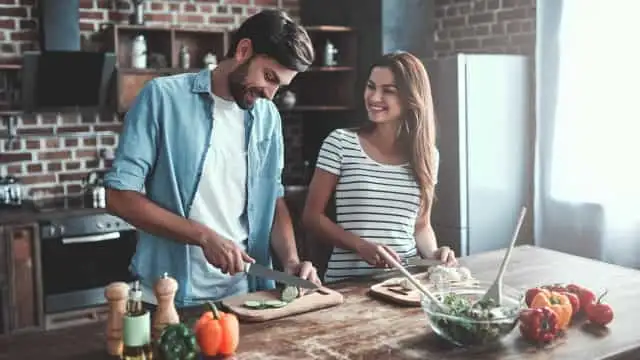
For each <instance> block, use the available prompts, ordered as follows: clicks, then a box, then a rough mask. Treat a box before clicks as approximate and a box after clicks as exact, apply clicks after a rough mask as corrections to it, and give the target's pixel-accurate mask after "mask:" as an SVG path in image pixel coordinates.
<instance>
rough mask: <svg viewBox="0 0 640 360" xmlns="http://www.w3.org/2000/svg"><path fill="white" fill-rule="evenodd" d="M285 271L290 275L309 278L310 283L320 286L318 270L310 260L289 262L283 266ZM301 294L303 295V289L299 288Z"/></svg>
mask: <svg viewBox="0 0 640 360" xmlns="http://www.w3.org/2000/svg"><path fill="white" fill-rule="evenodd" d="M284 269H285V272H286V273H288V274H291V275H296V276H299V277H300V278H302V279H305V280H309V281H311V282H312V283H314V284H316V285H318V286H322V281H320V278H318V271H317V270H316V268H315V266H313V264H312V263H311V262H310V261H303V262H291V263H289V264H287V265H285V266H284ZM300 292H301V295H304V292H305V289H300Z"/></svg>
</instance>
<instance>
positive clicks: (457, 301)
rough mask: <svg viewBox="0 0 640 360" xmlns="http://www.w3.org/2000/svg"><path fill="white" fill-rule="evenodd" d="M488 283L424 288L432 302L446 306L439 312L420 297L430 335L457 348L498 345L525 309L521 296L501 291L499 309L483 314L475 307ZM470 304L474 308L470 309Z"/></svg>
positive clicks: (512, 290)
mask: <svg viewBox="0 0 640 360" xmlns="http://www.w3.org/2000/svg"><path fill="white" fill-rule="evenodd" d="M490 286H491V283H488V282H483V281H475V282H473V283H468V284H464V285H456V286H443V285H441V284H440V285H435V286H434V285H431V286H427V290H429V292H431V294H433V295H434V296H435V297H436V299H438V300H440V301H441V302H443V303H445V304H448V305H450V306H449V310H447V311H443V310H442V309H440V307H439V306H438V305H436V303H434V302H433V301H431V300H430V299H429V298H428V297H426V296H425V295H424V294H422V293H420V294H421V301H420V303H421V306H422V310H423V311H424V313H425V315H426V316H427V320H428V322H429V325H430V326H431V329H433V332H434V333H435V334H436V335H438V336H440V337H441V338H443V339H445V340H447V341H448V342H450V343H452V344H454V345H457V346H459V347H477V346H487V345H491V344H495V343H497V342H499V341H500V340H501V339H502V338H504V337H505V336H506V335H508V334H509V333H510V332H511V331H512V330H513V329H514V328H515V327H516V325H517V324H518V316H519V314H520V311H521V310H522V309H524V308H525V307H526V305H525V302H524V292H522V291H519V290H516V289H514V288H510V287H508V286H503V287H502V299H503V300H502V306H500V307H499V308H494V309H493V310H483V309H482V308H481V307H480V304H476V303H477V302H478V301H479V300H480V299H482V297H483V296H484V294H485V293H486V292H487V290H488V289H489V287H490ZM473 304H476V305H475V306H473V307H472V305H473Z"/></svg>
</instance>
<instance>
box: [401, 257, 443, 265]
mask: <svg viewBox="0 0 640 360" xmlns="http://www.w3.org/2000/svg"><path fill="white" fill-rule="evenodd" d="M443 264H444V263H443V262H442V261H440V260H436V259H422V258H417V257H416V258H409V259H404V260H403V261H402V266H404V267H407V266H436V265H443Z"/></svg>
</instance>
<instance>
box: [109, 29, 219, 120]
mask: <svg viewBox="0 0 640 360" xmlns="http://www.w3.org/2000/svg"><path fill="white" fill-rule="evenodd" d="M138 35H143V36H144V37H145V40H146V43H147V52H148V53H149V55H150V56H149V58H148V59H147V63H148V65H147V66H148V68H147V69H135V68H132V67H131V48H132V44H133V40H134V39H135V37H136V36H138ZM99 37H100V39H101V40H102V51H108V52H113V53H115V54H116V57H117V63H116V66H117V68H118V71H117V73H116V77H117V79H116V81H115V87H116V88H115V98H116V109H117V112H118V113H120V114H122V113H125V112H126V111H127V110H128V109H129V107H130V106H131V103H132V102H133V100H134V99H135V97H136V96H137V95H138V93H139V92H140V90H141V89H142V88H143V87H144V85H145V84H146V83H147V82H148V81H149V80H151V79H153V78H156V77H159V76H167V75H174V74H181V73H185V72H194V71H198V70H200V69H203V68H205V66H206V65H205V64H204V57H205V55H206V54H208V53H211V54H213V55H215V56H216V58H217V59H218V61H220V60H221V59H223V57H224V51H225V50H226V48H227V43H228V35H227V32H226V31H224V30H222V29H219V28H189V27H177V26H140V25H124V24H123V25H120V24H110V25H106V26H103V28H102V30H101V33H100V36H99ZM182 45H186V46H187V48H188V52H189V57H190V67H189V68H187V69H184V68H181V67H180V66H179V65H180V61H179V60H180V59H179V53H180V47H181V46H182Z"/></svg>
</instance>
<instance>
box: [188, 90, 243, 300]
mask: <svg viewBox="0 0 640 360" xmlns="http://www.w3.org/2000/svg"><path fill="white" fill-rule="evenodd" d="M212 96H213V130H212V132H211V141H210V143H209V149H208V151H207V154H206V157H205V160H204V166H203V169H202V176H201V178H200V182H199V183H198V189H197V191H196V194H195V197H194V199H193V205H192V207H191V211H190V214H189V218H190V219H192V220H194V221H197V222H200V223H202V224H204V225H206V226H208V227H209V228H211V229H212V230H213V231H215V232H216V233H218V234H220V235H221V236H223V237H224V238H226V239H228V240H231V241H234V242H235V243H237V244H239V245H240V247H241V248H242V249H244V250H245V251H246V240H247V237H248V225H247V220H246V216H245V208H246V191H247V190H246V184H247V149H246V138H245V137H246V133H245V121H244V119H245V112H244V110H242V109H241V108H240V107H238V105H237V104H236V103H235V102H233V101H228V100H224V99H222V98H220V97H218V96H215V95H212ZM189 259H190V271H191V289H189V290H188V293H189V294H190V295H191V296H190V298H191V300H195V301H198V299H211V298H220V297H222V296H229V295H233V294H229V293H228V290H229V289H231V288H233V289H234V291H242V289H243V288H246V281H247V279H246V275H244V274H237V275H235V276H230V275H228V274H223V273H222V272H221V271H220V269H218V268H216V267H214V266H212V265H211V264H209V262H208V261H207V259H206V258H205V257H204V253H203V251H202V248H200V247H199V246H189ZM241 283H245V285H243V284H241Z"/></svg>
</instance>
